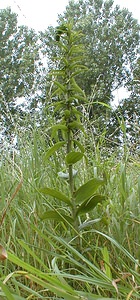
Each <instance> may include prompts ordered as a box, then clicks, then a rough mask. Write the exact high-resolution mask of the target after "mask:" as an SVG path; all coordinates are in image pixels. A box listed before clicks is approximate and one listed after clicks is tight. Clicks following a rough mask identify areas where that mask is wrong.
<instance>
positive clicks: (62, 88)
mask: <svg viewBox="0 0 140 300" xmlns="http://www.w3.org/2000/svg"><path fill="white" fill-rule="evenodd" d="M54 83H55V84H56V85H57V86H58V87H59V88H60V90H62V92H64V93H65V92H66V87H65V86H64V85H63V84H61V83H60V82H58V81H54Z"/></svg>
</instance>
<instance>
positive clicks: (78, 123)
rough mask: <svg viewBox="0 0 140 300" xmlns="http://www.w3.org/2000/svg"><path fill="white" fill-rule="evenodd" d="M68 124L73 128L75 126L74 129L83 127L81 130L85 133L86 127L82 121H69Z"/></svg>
mask: <svg viewBox="0 0 140 300" xmlns="http://www.w3.org/2000/svg"><path fill="white" fill-rule="evenodd" d="M68 126H69V127H70V128H71V129H72V128H74V129H75V128H78V129H81V131H82V132H83V133H85V131H84V127H83V125H82V124H81V123H80V122H77V121H73V122H71V123H69V124H68Z"/></svg>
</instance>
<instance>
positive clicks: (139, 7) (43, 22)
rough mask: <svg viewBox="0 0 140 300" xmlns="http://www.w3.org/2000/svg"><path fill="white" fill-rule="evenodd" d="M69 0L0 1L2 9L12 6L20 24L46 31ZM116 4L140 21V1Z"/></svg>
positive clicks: (54, 22) (116, 0)
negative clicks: (126, 9)
mask: <svg viewBox="0 0 140 300" xmlns="http://www.w3.org/2000/svg"><path fill="white" fill-rule="evenodd" d="M68 2H69V1H68V0H0V9H2V8H6V7H7V6H11V8H12V11H13V12H16V13H17V14H18V16H19V19H18V20H19V24H22V25H28V26H29V27H32V28H34V29H35V30H45V29H46V28H47V27H48V26H49V25H56V20H57V15H58V14H60V13H63V11H64V10H65V7H66V5H67V4H68ZM114 3H115V4H119V5H120V6H121V8H122V7H126V8H128V9H129V11H131V12H132V13H133V16H134V17H135V18H137V19H139V21H140V0H114Z"/></svg>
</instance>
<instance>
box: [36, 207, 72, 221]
mask: <svg viewBox="0 0 140 300" xmlns="http://www.w3.org/2000/svg"><path fill="white" fill-rule="evenodd" d="M40 218H41V220H56V221H58V222H61V221H62V222H64V221H65V220H66V221H67V222H69V223H70V224H72V223H73V219H72V218H71V217H69V216H67V215H65V214H63V213H61V212H60V213H59V212H57V211H54V210H50V211H46V212H45V213H44V214H43V215H41V216H40Z"/></svg>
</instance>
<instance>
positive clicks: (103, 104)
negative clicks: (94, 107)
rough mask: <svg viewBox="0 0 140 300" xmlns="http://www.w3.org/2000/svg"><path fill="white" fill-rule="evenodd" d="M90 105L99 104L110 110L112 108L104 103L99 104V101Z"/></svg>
mask: <svg viewBox="0 0 140 300" xmlns="http://www.w3.org/2000/svg"><path fill="white" fill-rule="evenodd" d="M92 104H100V105H102V106H105V107H107V108H109V109H111V110H112V107H111V106H110V105H109V104H106V103H104V102H101V101H94V102H92Z"/></svg>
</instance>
